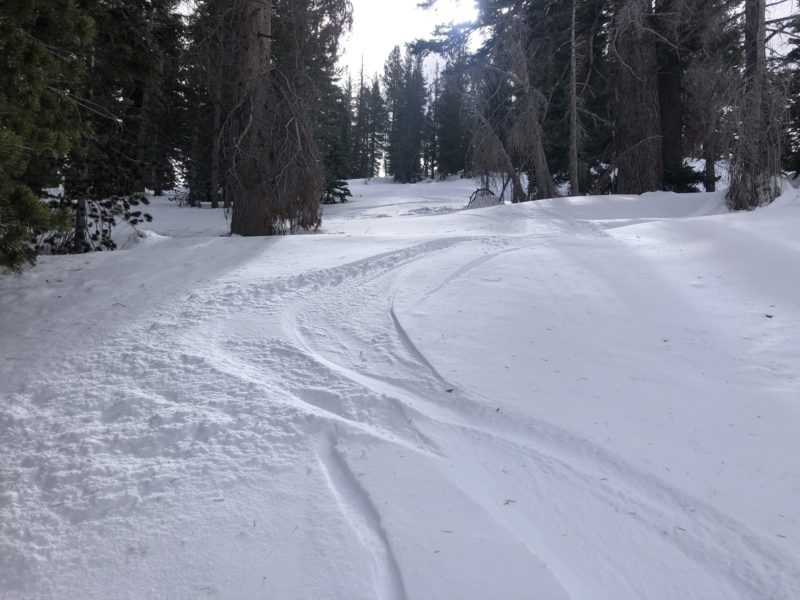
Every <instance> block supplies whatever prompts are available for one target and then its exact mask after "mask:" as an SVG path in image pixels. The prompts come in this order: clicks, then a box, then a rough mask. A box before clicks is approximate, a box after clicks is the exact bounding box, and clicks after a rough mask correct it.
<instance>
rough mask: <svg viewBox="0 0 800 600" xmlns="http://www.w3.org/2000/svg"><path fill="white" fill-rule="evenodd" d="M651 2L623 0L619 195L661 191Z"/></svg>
mask: <svg viewBox="0 0 800 600" xmlns="http://www.w3.org/2000/svg"><path fill="white" fill-rule="evenodd" d="M651 21H652V10H651V7H650V2H649V1H648V0H617V2H616V10H615V13H614V28H615V34H616V40H615V44H614V48H615V51H616V54H617V67H616V78H615V96H616V107H617V109H616V123H615V128H614V136H615V147H616V163H617V167H618V175H617V191H618V192H619V193H623V194H641V193H644V192H652V191H656V190H659V189H661V187H662V174H663V158H662V146H661V144H662V142H661V111H660V108H659V98H658V63H657V55H656V36H655V35H654V34H653V32H652V23H651Z"/></svg>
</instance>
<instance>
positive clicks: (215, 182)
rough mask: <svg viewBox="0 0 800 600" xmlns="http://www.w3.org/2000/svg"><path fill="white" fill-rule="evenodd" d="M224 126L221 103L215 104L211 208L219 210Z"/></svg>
mask: <svg viewBox="0 0 800 600" xmlns="http://www.w3.org/2000/svg"><path fill="white" fill-rule="evenodd" d="M221 124H222V108H221V106H220V102H219V101H215V102H214V125H213V134H214V137H213V140H212V142H211V191H210V196H211V208H219V188H220V181H221V178H220V152H221V149H220V143H219V138H220V135H222V132H221V131H220V127H221Z"/></svg>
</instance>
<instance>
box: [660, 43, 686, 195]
mask: <svg viewBox="0 0 800 600" xmlns="http://www.w3.org/2000/svg"><path fill="white" fill-rule="evenodd" d="M660 55H661V57H662V62H661V69H660V72H659V75H658V92H659V99H660V109H661V151H662V154H663V157H664V183H665V185H666V186H667V188H669V189H675V190H676V191H679V190H678V189H677V188H678V187H680V175H681V171H682V170H683V96H682V88H683V69H684V67H683V65H682V64H681V61H680V59H679V58H678V56H677V55H676V53H675V52H674V51H673V49H671V48H670V49H667V48H663V47H662V49H661V52H660Z"/></svg>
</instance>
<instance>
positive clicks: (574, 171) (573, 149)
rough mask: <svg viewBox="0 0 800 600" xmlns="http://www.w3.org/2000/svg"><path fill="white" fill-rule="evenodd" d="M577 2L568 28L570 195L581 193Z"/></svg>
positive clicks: (574, 4)
mask: <svg viewBox="0 0 800 600" xmlns="http://www.w3.org/2000/svg"><path fill="white" fill-rule="evenodd" d="M577 12H578V0H572V23H571V26H570V65H569V185H570V193H571V194H572V195H573V196H578V195H580V193H581V184H580V166H579V164H578V142H579V137H580V131H579V121H578V54H577V53H578V44H577V43H576V41H575V21H576V16H577Z"/></svg>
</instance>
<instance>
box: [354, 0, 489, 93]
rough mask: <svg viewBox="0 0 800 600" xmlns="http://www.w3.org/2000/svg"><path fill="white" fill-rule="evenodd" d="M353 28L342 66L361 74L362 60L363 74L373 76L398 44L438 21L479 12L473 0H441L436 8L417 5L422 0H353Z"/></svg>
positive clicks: (422, 34)
mask: <svg viewBox="0 0 800 600" xmlns="http://www.w3.org/2000/svg"><path fill="white" fill-rule="evenodd" d="M352 2H353V31H352V32H351V33H349V34H347V35H346V36H345V38H344V39H343V40H342V50H343V56H342V61H341V62H342V66H344V67H345V68H346V69H349V70H350V72H351V73H352V74H353V77H354V78H356V77H358V73H359V71H360V70H361V60H362V56H363V60H364V74H365V76H366V77H368V78H369V77H372V76H373V75H374V74H375V73H376V72H381V71H382V70H383V63H384V62H385V61H386V58H387V56H388V55H389V52H391V50H392V48H393V47H394V46H396V45H399V46H401V47H402V46H403V45H404V44H406V43H408V42H411V41H413V40H414V39H416V38H420V37H426V36H428V35H429V34H430V33H432V32H433V30H434V28H435V27H436V25H438V24H441V23H449V22H461V21H469V20H471V19H473V18H474V17H475V15H476V12H477V11H476V10H475V3H474V1H473V0H439V1H438V2H437V3H436V5H435V6H434V7H433V8H429V9H421V8H417V5H418V4H419V2H420V0H352Z"/></svg>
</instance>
